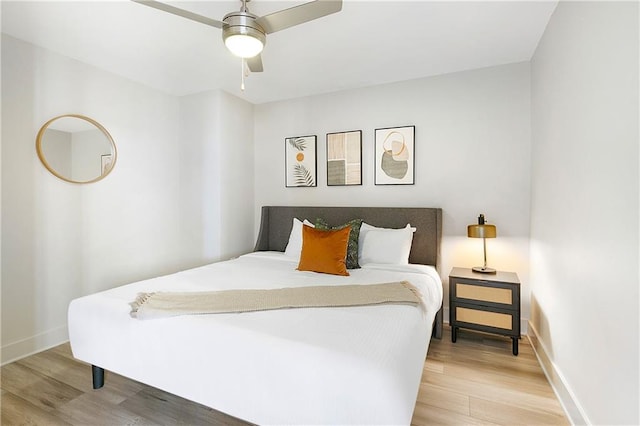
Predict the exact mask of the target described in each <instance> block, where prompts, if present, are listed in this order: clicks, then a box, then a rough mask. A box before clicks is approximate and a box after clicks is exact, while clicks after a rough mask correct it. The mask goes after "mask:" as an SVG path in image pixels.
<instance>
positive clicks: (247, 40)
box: [222, 11, 267, 58]
mask: <svg viewBox="0 0 640 426" xmlns="http://www.w3.org/2000/svg"><path fill="white" fill-rule="evenodd" d="M255 20H256V16H255V15H254V14H252V13H250V12H247V11H240V12H232V13H229V14H227V16H225V17H224V20H223V21H222V22H223V25H222V39H223V40H224V44H225V46H227V49H229V51H230V52H231V53H233V54H234V55H236V56H239V57H241V58H253V57H254V56H256V55H259V54H260V52H262V49H263V48H264V45H265V43H266V41H267V37H266V35H265V32H264V30H263V29H262V27H260V25H258V24H256V23H255Z"/></svg>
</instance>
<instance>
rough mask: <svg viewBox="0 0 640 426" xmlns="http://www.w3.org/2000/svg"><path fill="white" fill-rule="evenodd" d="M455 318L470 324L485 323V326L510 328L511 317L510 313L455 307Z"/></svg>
mask: <svg viewBox="0 0 640 426" xmlns="http://www.w3.org/2000/svg"><path fill="white" fill-rule="evenodd" d="M456 320H457V321H462V322H467V323H471V324H480V325H486V326H487V327H496V328H502V329H505V330H511V329H512V324H513V319H512V316H511V315H510V314H501V313H498V312H487V311H478V310H476V309H469V308H462V307H460V306H457V307H456Z"/></svg>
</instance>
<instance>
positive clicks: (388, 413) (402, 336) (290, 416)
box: [69, 252, 442, 425]
mask: <svg viewBox="0 0 640 426" xmlns="http://www.w3.org/2000/svg"><path fill="white" fill-rule="evenodd" d="M295 267H296V263H295V262H293V261H291V260H290V259H289V258H286V257H285V256H284V255H283V254H282V253H275V252H257V253H252V254H248V255H245V256H242V257H240V258H237V259H234V260H230V261H227V262H220V263H214V264H211V265H207V266H203V267H200V268H196V269H191V270H187V271H183V272H179V273H176V274H173V275H168V276H164V277H159V278H154V279H151V280H146V281H140V282H137V283H133V284H129V285H126V286H122V287H118V288H114V289H111V290H108V291H104V292H101V293H97V294H93V295H90V296H86V297H82V298H79V299H76V300H73V301H72V302H71V304H70V306H69V337H70V340H71V347H72V350H73V354H74V356H75V357H76V358H78V359H80V360H83V361H85V362H88V363H90V364H93V365H96V366H99V367H102V368H104V369H106V370H108V371H113V372H116V373H119V374H122V375H124V376H127V377H130V378H132V379H134V380H138V381H140V382H143V383H146V384H148V385H151V386H154V387H157V388H160V389H163V390H166V391H168V392H171V393H174V394H176V395H179V396H181V397H184V398H187V399H189V400H192V401H196V402H198V403H201V404H204V405H207V406H209V407H212V408H215V409H217V410H220V411H223V412H225V413H227V414H230V415H232V416H235V417H238V418H241V419H245V420H247V421H250V422H253V423H257V424H265V425H266V424H409V423H410V421H411V417H412V413H413V408H414V406H415V401H416V397H417V393H418V387H419V384H420V377H421V373H422V368H423V363H424V359H425V356H426V353H427V348H428V344H429V339H430V336H431V328H432V323H433V319H434V316H435V314H436V312H437V310H438V309H439V307H440V305H441V302H442V283H441V281H440V278H439V276H438V274H437V272H436V271H435V269H434V268H432V267H429V266H424V265H406V266H390V265H367V266H365V267H363V268H361V269H357V270H351V271H350V273H351V276H349V277H341V276H333V275H326V274H317V273H313V272H300V271H296V270H295ZM399 280H407V281H410V282H411V283H412V284H414V285H415V286H416V287H418V288H419V290H420V292H421V295H422V299H423V301H424V307H423V308H416V307H414V306H407V305H382V306H366V307H349V308H313V309H290V310H279V311H268V312H253V313H243V314H216V315H197V316H181V317H174V318H168V319H158V320H150V321H140V320H136V319H133V318H131V317H130V316H129V311H130V307H129V302H131V301H133V300H134V298H135V296H136V294H137V293H138V292H152V291H209V290H225V289H235V288H279V287H287V286H309V285H339V284H342V283H347V284H373V283H382V282H392V281H399ZM87 374H89V373H88V372H87ZM108 380H109V378H108V375H107V377H106V382H107V385H108Z"/></svg>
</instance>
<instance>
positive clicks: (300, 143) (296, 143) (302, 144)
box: [289, 138, 307, 151]
mask: <svg viewBox="0 0 640 426" xmlns="http://www.w3.org/2000/svg"><path fill="white" fill-rule="evenodd" d="M289 143H290V144H291V146H292V147H294V148H295V149H297V150H298V151H304V150H305V148H306V147H307V141H305V140H304V138H289Z"/></svg>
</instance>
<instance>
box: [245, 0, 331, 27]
mask: <svg viewBox="0 0 640 426" xmlns="http://www.w3.org/2000/svg"><path fill="white" fill-rule="evenodd" d="M340 10H342V0H315V1H312V2H309V3H304V4H301V5H298V6H294V7H290V8H289V9H284V10H280V11H278V12H274V13H271V14H269V15H265V16H261V17H260V18H258V19H256V23H257V24H258V25H260V26H261V27H262V28H263V29H264V30H265V32H266V33H267V34H270V33H275V32H276V31H280V30H284V29H286V28H289V27H293V26H294V25H298V24H302V23H304V22H308V21H312V20H314V19H317V18H320V17H323V16H326V15H330V14H332V13H336V12H340Z"/></svg>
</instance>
